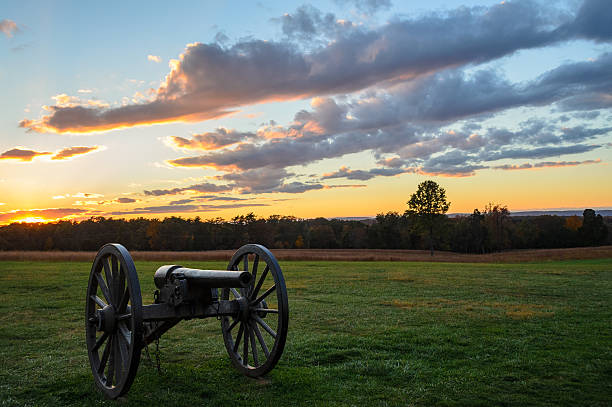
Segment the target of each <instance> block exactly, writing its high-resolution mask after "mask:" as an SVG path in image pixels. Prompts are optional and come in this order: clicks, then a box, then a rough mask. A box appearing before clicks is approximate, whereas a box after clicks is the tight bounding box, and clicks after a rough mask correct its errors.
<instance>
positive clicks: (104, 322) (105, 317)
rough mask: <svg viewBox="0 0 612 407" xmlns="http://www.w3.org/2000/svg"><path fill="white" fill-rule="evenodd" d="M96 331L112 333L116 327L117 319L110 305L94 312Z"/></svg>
mask: <svg viewBox="0 0 612 407" xmlns="http://www.w3.org/2000/svg"><path fill="white" fill-rule="evenodd" d="M96 319H97V325H96V328H97V329H98V331H104V332H113V331H114V330H115V327H116V322H117V319H116V317H115V308H114V307H113V306H112V305H107V306H106V307H104V308H102V309H99V310H97V311H96Z"/></svg>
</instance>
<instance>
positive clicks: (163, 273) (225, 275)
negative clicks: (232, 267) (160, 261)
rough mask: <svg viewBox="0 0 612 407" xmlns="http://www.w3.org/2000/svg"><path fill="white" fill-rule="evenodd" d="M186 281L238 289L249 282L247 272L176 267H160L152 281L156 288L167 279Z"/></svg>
mask: <svg viewBox="0 0 612 407" xmlns="http://www.w3.org/2000/svg"><path fill="white" fill-rule="evenodd" d="M177 278H178V279H186V280H187V281H189V282H192V283H194V284H197V285H201V286H203V287H211V288H230V287H234V288H240V287H246V286H248V285H249V283H250V282H251V273H249V272H248V271H226V270H199V269H192V268H186V267H183V266H177V265H168V266H161V267H160V268H158V269H157V271H156V272H155V276H154V277H153V280H154V281H155V286H156V287H157V288H162V287H163V286H164V284H165V283H166V281H168V280H169V279H177Z"/></svg>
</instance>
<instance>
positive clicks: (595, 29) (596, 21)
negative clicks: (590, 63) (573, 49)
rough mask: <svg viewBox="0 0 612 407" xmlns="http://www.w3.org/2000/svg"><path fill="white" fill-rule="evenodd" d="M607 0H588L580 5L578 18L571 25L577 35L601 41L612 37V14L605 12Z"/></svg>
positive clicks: (570, 27)
mask: <svg viewBox="0 0 612 407" xmlns="http://www.w3.org/2000/svg"><path fill="white" fill-rule="evenodd" d="M605 7H610V3H609V2H608V1H607V0H587V1H585V2H584V3H582V5H581V6H580V9H579V10H578V14H577V15H576V19H575V20H574V22H573V23H572V24H570V25H569V30H570V31H572V32H573V33H574V34H575V35H577V36H581V37H584V38H590V39H595V40H597V41H600V42H604V41H609V40H610V39H612V15H610V13H606V12H604V10H605Z"/></svg>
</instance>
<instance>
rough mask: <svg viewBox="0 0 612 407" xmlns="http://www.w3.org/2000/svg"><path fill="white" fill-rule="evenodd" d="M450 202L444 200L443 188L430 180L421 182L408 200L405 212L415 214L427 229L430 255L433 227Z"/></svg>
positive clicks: (442, 217) (441, 218) (438, 221)
mask: <svg viewBox="0 0 612 407" xmlns="http://www.w3.org/2000/svg"><path fill="white" fill-rule="evenodd" d="M450 204H451V203H450V202H448V201H447V200H446V191H445V190H444V188H442V187H440V185H438V184H437V183H436V182H434V181H431V180H428V181H424V182H421V183H420V184H419V186H418V187H417V191H416V192H415V193H414V194H412V195H411V196H410V200H409V201H408V210H407V211H406V214H407V215H414V216H416V217H417V218H418V219H419V223H420V224H421V225H422V226H423V227H424V228H425V229H426V230H427V231H428V235H429V251H430V253H431V255H432V256H433V254H434V252H433V235H434V228H435V227H436V226H437V225H438V224H440V222H441V221H442V220H443V219H444V218H445V214H446V212H448V208H449V207H450Z"/></svg>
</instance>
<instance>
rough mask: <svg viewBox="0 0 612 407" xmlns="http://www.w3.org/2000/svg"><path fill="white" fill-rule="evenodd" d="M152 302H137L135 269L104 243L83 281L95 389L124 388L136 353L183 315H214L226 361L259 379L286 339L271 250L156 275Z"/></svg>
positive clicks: (282, 291)
mask: <svg viewBox="0 0 612 407" xmlns="http://www.w3.org/2000/svg"><path fill="white" fill-rule="evenodd" d="M154 282H155V286H156V288H157V290H155V293H154V303H153V304H150V305H143V304H142V295H141V291H140V283H139V280H138V275H137V273H136V267H135V265H134V262H133V260H132V257H131V256H130V254H129V252H128V251H127V250H126V249H125V247H123V246H122V245H120V244H116V243H112V244H106V245H105V246H103V247H102V248H101V249H100V251H99V252H98V254H97V255H96V258H95V259H94V262H93V265H92V268H91V272H90V276H89V282H88V286H87V299H86V306H85V320H86V322H85V326H86V329H85V330H86V342H87V352H88V355H89V361H90V365H91V370H92V373H93V377H94V382H95V383H96V386H97V387H98V388H99V389H100V390H101V391H102V393H103V394H104V395H105V396H106V397H108V398H110V399H114V398H117V397H119V396H121V395H123V394H125V393H127V391H128V390H129V388H130V386H131V385H132V382H133V381H134V378H135V376H136V372H137V370H138V364H139V361H140V353H141V350H142V349H143V348H144V347H145V346H146V345H148V344H149V343H151V342H153V341H155V340H157V339H159V338H160V337H161V336H162V335H163V334H164V333H165V332H167V331H168V330H169V329H171V328H172V327H173V326H175V325H176V324H178V323H179V322H180V321H182V320H187V319H193V318H208V317H217V318H219V319H220V321H221V332H222V335H223V341H224V343H225V347H226V349H227V352H228V354H229V356H230V360H231V361H232V364H233V365H234V366H235V367H236V368H237V369H238V370H239V371H240V372H242V373H243V374H244V375H246V376H249V377H259V376H262V375H264V374H266V373H267V372H269V371H270V370H272V368H274V366H275V365H276V363H277V362H278V360H279V359H280V357H281V355H282V353H283V349H284V346H285V341H286V338H287V327H288V322H289V305H288V300H287V290H286V287H285V281H284V278H283V274H282V271H281V268H280V266H279V265H278V262H277V261H276V259H275V258H274V256H273V255H272V253H271V252H270V251H269V250H268V249H266V248H265V247H263V246H261V245H256V244H248V245H245V246H242V247H241V248H240V249H238V250H237V251H236V253H234V255H233V256H232V258H231V260H230V262H229V265H228V267H227V270H199V269H192V268H185V267H182V266H179V265H166V266H162V267H160V268H159V269H157V271H156V272H155V275H154Z"/></svg>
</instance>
